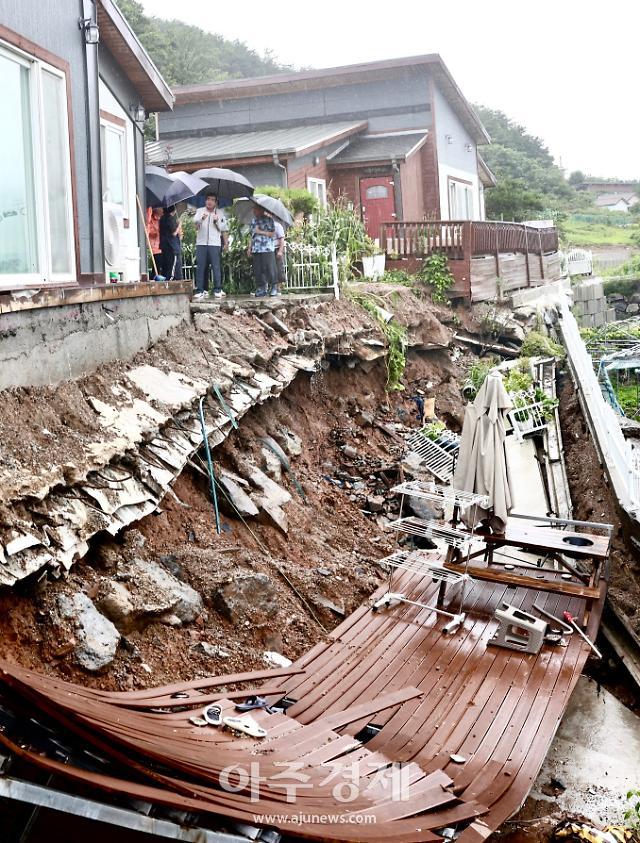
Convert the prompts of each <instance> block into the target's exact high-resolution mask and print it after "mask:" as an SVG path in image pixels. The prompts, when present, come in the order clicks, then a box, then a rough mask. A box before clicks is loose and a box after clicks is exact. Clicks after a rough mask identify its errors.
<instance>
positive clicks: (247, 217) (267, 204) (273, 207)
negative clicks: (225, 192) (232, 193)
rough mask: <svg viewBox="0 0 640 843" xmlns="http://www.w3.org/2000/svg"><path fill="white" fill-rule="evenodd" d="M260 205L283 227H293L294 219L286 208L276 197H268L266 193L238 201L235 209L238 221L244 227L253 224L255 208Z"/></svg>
mask: <svg viewBox="0 0 640 843" xmlns="http://www.w3.org/2000/svg"><path fill="white" fill-rule="evenodd" d="M254 205H259V206H260V207H261V208H264V209H265V211H268V212H269V213H270V214H271V216H272V217H276V218H277V219H278V220H280V222H281V223H282V224H283V225H286V226H290V225H293V217H292V216H291V214H290V213H289V211H288V210H287V208H286V206H285V205H284V204H283V203H282V202H281V201H280V200H279V199H276V198H275V197H274V196H267V195H266V194H264V193H254V194H253V196H252V197H251V199H238V201H237V202H236V203H235V204H234V206H233V209H234V211H235V215H236V217H237V218H238V220H239V221H240V222H241V223H243V224H244V225H248V224H249V223H250V222H251V217H252V215H253V206H254Z"/></svg>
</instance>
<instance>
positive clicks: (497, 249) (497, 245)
mask: <svg viewBox="0 0 640 843" xmlns="http://www.w3.org/2000/svg"><path fill="white" fill-rule="evenodd" d="M494 231H495V235H496V242H495V250H494V256H495V259H496V278H500V242H499V241H500V234H499V231H500V226H499V223H496V224H495V226H494Z"/></svg>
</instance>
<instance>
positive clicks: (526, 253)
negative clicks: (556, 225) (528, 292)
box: [523, 225, 531, 287]
mask: <svg viewBox="0 0 640 843" xmlns="http://www.w3.org/2000/svg"><path fill="white" fill-rule="evenodd" d="M523 229H524V262H525V267H526V270H527V287H530V286H531V270H530V268H529V229H528V228H527V226H526V225H525V226H523Z"/></svg>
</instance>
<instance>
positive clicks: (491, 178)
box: [478, 153, 498, 187]
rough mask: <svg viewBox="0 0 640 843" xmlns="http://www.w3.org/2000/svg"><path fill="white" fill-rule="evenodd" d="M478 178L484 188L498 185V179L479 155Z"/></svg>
mask: <svg viewBox="0 0 640 843" xmlns="http://www.w3.org/2000/svg"><path fill="white" fill-rule="evenodd" d="M478 176H479V177H480V181H481V182H482V184H483V185H484V186H485V187H496V185H497V184H498V179H497V178H496V177H495V175H494V174H493V171H492V170H491V169H490V167H489V165H488V164H487V162H486V161H485V160H484V158H483V157H482V155H480V153H478Z"/></svg>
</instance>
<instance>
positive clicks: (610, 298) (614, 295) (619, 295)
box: [607, 293, 640, 301]
mask: <svg viewBox="0 0 640 843" xmlns="http://www.w3.org/2000/svg"><path fill="white" fill-rule="evenodd" d="M632 298H633V296H632ZM607 301H624V296H623V295H622V293H610V294H609V295H608V296H607ZM638 301H640V299H638Z"/></svg>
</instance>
